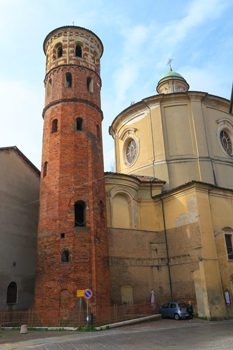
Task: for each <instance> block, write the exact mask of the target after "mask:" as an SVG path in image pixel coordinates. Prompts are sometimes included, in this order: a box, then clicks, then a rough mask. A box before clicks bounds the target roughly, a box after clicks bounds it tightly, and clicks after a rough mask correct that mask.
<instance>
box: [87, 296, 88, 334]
mask: <svg viewBox="0 0 233 350" xmlns="http://www.w3.org/2000/svg"><path fill="white" fill-rule="evenodd" d="M87 328H88V299H87Z"/></svg>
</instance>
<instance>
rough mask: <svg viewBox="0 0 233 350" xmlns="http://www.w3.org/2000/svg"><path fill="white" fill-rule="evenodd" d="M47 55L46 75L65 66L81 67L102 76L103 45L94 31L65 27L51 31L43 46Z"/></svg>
mask: <svg viewBox="0 0 233 350" xmlns="http://www.w3.org/2000/svg"><path fill="white" fill-rule="evenodd" d="M43 49H44V53H45V55H46V74H47V73H48V72H49V71H50V70H51V69H53V68H56V67H58V66H63V65H73V64H74V65H79V66H84V67H87V68H89V69H92V70H94V71H95V72H96V73H98V74H99V75H100V58H101V56H102V54H103V50H104V47H103V44H102V41H101V40H100V39H99V37H98V36H97V35H95V34H94V33H93V32H92V31H90V30H88V29H85V28H82V27H77V26H64V27H59V28H57V29H54V30H53V31H51V32H50V33H49V34H48V35H47V36H46V38H45V40H44V44H43Z"/></svg>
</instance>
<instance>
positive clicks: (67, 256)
mask: <svg viewBox="0 0 233 350" xmlns="http://www.w3.org/2000/svg"><path fill="white" fill-rule="evenodd" d="M61 261H62V262H69V261H70V252H69V251H68V250H64V251H63V252H62V253H61Z"/></svg>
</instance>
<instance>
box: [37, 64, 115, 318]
mask: <svg viewBox="0 0 233 350" xmlns="http://www.w3.org/2000/svg"><path fill="white" fill-rule="evenodd" d="M66 72H70V73H71V74H72V87H70V88H66V87H65V84H64V76H65V73H66ZM50 77H52V78H51V79H52V87H51V94H50V95H47V83H48V81H49V79H47V77H46V79H45V87H46V104H45V109H44V112H43V116H44V133H43V151H42V176H41V190H40V214H39V229H38V254H37V277H36V291H35V305H36V309H37V310H46V311H49V310H51V315H52V317H53V318H58V317H65V315H66V311H65V310H67V308H68V309H69V310H71V309H72V308H74V307H75V305H76V304H77V297H76V291H77V290H79V289H86V288H90V289H92V291H93V300H92V303H93V306H95V305H98V306H100V307H102V306H109V304H110V283H109V266H108V236H107V226H106V209H105V188H104V172H103V152H102V136H101V132H100V133H98V130H97V129H98V128H99V130H100V131H101V121H102V111H101V109H100V87H101V81H100V78H99V76H98V75H97V74H96V73H95V72H92V71H90V69H89V68H85V67H79V66H77V65H76V66H67V67H62V68H53V70H51V71H50V72H48V78H50ZM87 77H92V78H93V82H94V84H93V85H94V87H93V93H92V92H90V91H88V90H87ZM77 118H82V120H83V122H82V130H81V131H80V130H79V131H78V130H77V122H76V119H77ZM54 119H57V131H56V132H53V129H52V122H53V120H54ZM97 126H98V127H97ZM45 162H47V174H46V176H44V174H43V168H44V164H45ZM79 200H82V201H83V202H85V204H86V221H85V225H84V226H85V227H75V212H74V204H75V202H77V201H79ZM101 202H102V203H103V204H101ZM62 234H63V235H62ZM61 235H62V236H64V237H63V238H62V236H61ZM64 251H68V252H69V254H70V256H69V262H62V259H61V254H62V252H64ZM59 315H60V316H59ZM41 317H42V318H43V315H42V316H41Z"/></svg>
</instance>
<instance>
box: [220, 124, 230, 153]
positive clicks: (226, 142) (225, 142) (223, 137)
mask: <svg viewBox="0 0 233 350" xmlns="http://www.w3.org/2000/svg"><path fill="white" fill-rule="evenodd" d="M220 141H221V145H222V147H223V149H224V151H225V152H226V153H227V154H228V155H229V156H232V142H231V138H230V135H229V134H228V133H227V132H226V130H222V131H221V132H220Z"/></svg>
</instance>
